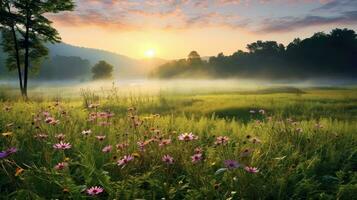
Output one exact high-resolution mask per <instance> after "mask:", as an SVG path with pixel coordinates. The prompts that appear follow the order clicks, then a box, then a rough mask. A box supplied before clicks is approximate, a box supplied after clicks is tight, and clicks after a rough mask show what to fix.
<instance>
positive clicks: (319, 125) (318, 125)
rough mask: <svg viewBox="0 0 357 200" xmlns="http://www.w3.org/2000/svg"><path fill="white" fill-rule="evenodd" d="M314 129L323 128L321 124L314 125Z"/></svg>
mask: <svg viewBox="0 0 357 200" xmlns="http://www.w3.org/2000/svg"><path fill="white" fill-rule="evenodd" d="M315 127H316V128H318V129H319V128H323V127H324V126H323V125H322V124H320V123H316V124H315Z"/></svg>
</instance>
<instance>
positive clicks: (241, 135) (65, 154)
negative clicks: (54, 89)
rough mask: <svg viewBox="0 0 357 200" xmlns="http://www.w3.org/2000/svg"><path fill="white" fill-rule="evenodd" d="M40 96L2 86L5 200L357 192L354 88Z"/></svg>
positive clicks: (1, 190)
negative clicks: (24, 95) (18, 94)
mask: <svg viewBox="0 0 357 200" xmlns="http://www.w3.org/2000/svg"><path fill="white" fill-rule="evenodd" d="M30 94H31V92H30ZM32 94H33V95H32V96H30V100H29V101H24V100H21V98H17V97H16V95H12V94H8V93H5V92H3V93H1V92H0V112H1V114H0V133H1V135H0V138H1V139H0V147H1V149H0V150H1V151H2V152H0V167H1V170H0V180H1V181H0V194H1V197H0V199H94V198H98V199H348V200H350V199H357V196H356V194H357V171H356V170H357V146H356V142H357V135H356V134H357V123H356V122H357V89H356V88H353V87H350V88H347V87H346V88H317V87H315V88H311V87H310V88H308V87H304V88H291V87H284V88H261V89H258V90H250V89H247V90H241V91H236V90H230V91H220V90H215V91H209V90H196V91H177V90H176V91H159V92H157V93H155V94H144V93H140V92H138V93H135V92H132V93H130V92H129V93H128V92H126V93H121V91H120V90H119V89H118V88H115V87H112V88H110V89H108V90H105V91H104V90H103V91H95V90H89V89H81V90H79V92H78V93H77V96H72V97H66V96H61V95H60V94H54V95H51V96H41V95H39V94H36V93H35V92H33V93H32Z"/></svg>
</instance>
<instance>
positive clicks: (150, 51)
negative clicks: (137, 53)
mask: <svg viewBox="0 0 357 200" xmlns="http://www.w3.org/2000/svg"><path fill="white" fill-rule="evenodd" d="M144 55H145V57H147V58H153V57H154V56H155V55H156V51H155V49H148V50H146V51H145V53H144Z"/></svg>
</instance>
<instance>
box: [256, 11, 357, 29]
mask: <svg viewBox="0 0 357 200" xmlns="http://www.w3.org/2000/svg"><path fill="white" fill-rule="evenodd" d="M264 24H265V26H264V27H263V28H261V29H259V30H258V32H260V33H267V32H268V33H272V32H289V31H293V30H296V29H300V28H305V27H311V26H320V25H328V24H357V11H347V12H343V13H341V14H340V15H338V16H333V17H324V16H314V15H309V16H306V17H303V18H299V17H285V18H281V19H277V20H265V21H264Z"/></svg>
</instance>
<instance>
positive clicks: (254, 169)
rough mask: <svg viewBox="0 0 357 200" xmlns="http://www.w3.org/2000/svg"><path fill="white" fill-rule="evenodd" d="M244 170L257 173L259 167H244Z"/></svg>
mask: <svg viewBox="0 0 357 200" xmlns="http://www.w3.org/2000/svg"><path fill="white" fill-rule="evenodd" d="M244 170H245V171H247V172H249V173H252V174H255V173H258V172H259V169H258V168H256V167H248V166H246V167H244Z"/></svg>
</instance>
